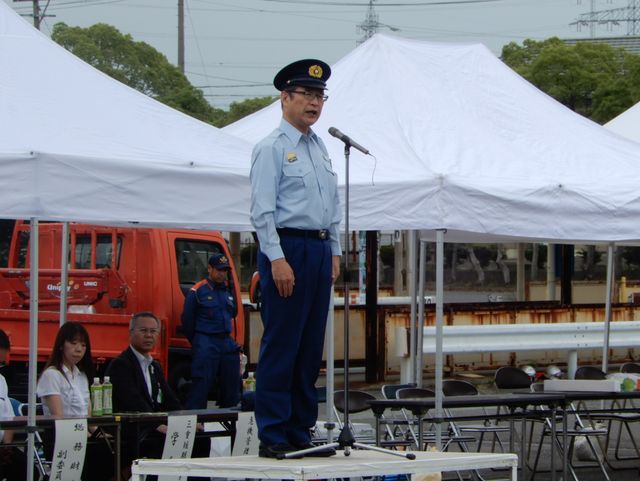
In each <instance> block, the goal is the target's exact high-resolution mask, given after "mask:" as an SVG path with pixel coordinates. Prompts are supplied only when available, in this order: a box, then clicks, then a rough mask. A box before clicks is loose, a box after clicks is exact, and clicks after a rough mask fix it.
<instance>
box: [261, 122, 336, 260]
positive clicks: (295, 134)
mask: <svg viewBox="0 0 640 481" xmlns="http://www.w3.org/2000/svg"><path fill="white" fill-rule="evenodd" d="M341 219H342V214H341V210H340V198H339V195H338V180H337V175H336V173H335V172H334V171H333V167H332V165H331V159H330V158H329V154H328V153H327V149H326V147H325V146H324V143H323V142H322V139H320V138H319V137H318V136H317V135H316V134H315V133H314V132H313V131H312V130H311V129H310V130H309V134H308V135H304V134H303V133H302V132H300V131H299V130H298V129H296V128H295V127H293V126H292V125H291V124H290V123H289V122H287V121H286V120H284V119H282V121H281V122H280V126H279V127H278V128H277V129H275V130H274V131H273V132H272V133H271V134H270V135H269V136H267V137H266V138H265V139H263V140H262V141H260V142H259V143H258V144H257V145H256V146H255V148H254V149H253V154H252V157H251V222H252V224H253V227H254V228H255V230H256V233H257V234H258V240H259V241H260V250H261V251H262V252H263V253H264V254H265V255H266V256H267V257H268V258H269V260H271V261H274V260H276V259H279V258H281V257H284V254H283V252H282V248H281V247H280V237H279V236H278V233H277V232H276V229H277V228H280V227H289V228H294V229H304V230H319V229H329V234H330V237H331V239H330V242H331V253H332V254H333V255H334V256H339V255H341V254H342V251H341V249H340V238H339V237H338V234H339V231H338V227H339V225H340V220H341Z"/></svg>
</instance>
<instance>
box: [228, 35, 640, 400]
mask: <svg viewBox="0 0 640 481" xmlns="http://www.w3.org/2000/svg"><path fill="white" fill-rule="evenodd" d="M332 70H333V74H332V77H331V78H330V79H329V81H328V94H329V100H328V102H327V104H326V105H325V107H324V111H323V113H322V117H321V118H320V120H319V121H318V123H317V124H316V126H314V129H315V130H316V132H319V133H320V134H321V135H323V136H324V138H325V140H326V142H325V143H326V144H327V146H328V149H329V151H330V155H331V157H332V160H333V162H334V169H335V170H336V172H338V174H339V176H340V177H344V176H343V172H344V171H345V169H344V159H343V144H342V143H341V142H338V141H336V140H334V139H331V138H328V137H329V136H328V135H327V134H326V131H327V128H328V127H330V126H335V127H337V128H339V129H340V130H341V131H342V132H344V133H346V134H347V135H349V136H351V137H352V138H353V139H355V140H356V141H357V142H359V143H360V144H361V145H364V146H365V147H367V148H368V149H369V150H370V151H371V152H372V154H373V155H375V156H376V158H375V161H374V159H372V158H371V157H364V156H363V155H362V154H360V153H359V152H357V151H353V154H352V156H351V160H350V196H351V205H350V220H349V222H350V225H351V227H352V228H354V229H356V230H392V229H412V230H422V238H423V239H426V238H429V239H433V238H435V237H437V243H438V244H437V259H438V263H437V266H438V269H437V272H436V278H437V283H436V285H437V296H436V298H437V308H436V309H437V311H436V313H437V316H436V317H437V325H438V326H439V329H441V328H442V298H443V296H442V293H443V275H442V263H443V249H442V244H443V242H444V239H445V232H446V240H447V242H458V241H461V242H483V241H484V242H500V241H511V242H514V241H524V240H528V241H534V242H536V241H537V242H543V241H547V242H561V243H577V242H588V243H611V242H617V241H627V242H632V241H637V240H639V239H640V229H638V227H637V220H638V219H639V218H640V195H638V190H637V184H638V179H640V147H639V146H638V145H636V144H634V143H632V142H629V141H627V140H625V139H622V138H621V137H619V136H617V135H615V134H612V133H610V132H608V131H607V130H606V129H604V128H602V127H601V126H599V125H597V124H595V123H593V122H591V121H589V120H587V119H585V118H583V117H581V116H579V115H577V114H575V113H574V112H572V111H570V110H569V109H567V108H565V107H564V106H563V105H561V104H560V103H558V102H556V101H555V100H553V99H552V98H550V97H548V96H547V95H545V94H544V93H542V92H541V91H539V90H538V89H536V88H535V87H534V86H532V85H531V84H530V83H528V82H527V81H526V80H524V79H523V78H521V77H520V76H518V75H517V74H515V73H514V72H513V71H512V70H511V69H509V68H508V67H507V66H505V65H504V64H503V63H502V62H501V61H500V60H499V59H497V58H496V57H495V56H494V55H493V54H492V53H491V52H490V51H489V50H488V49H487V48H485V47H484V46H482V45H444V44H434V43H427V42H421V41H414V40H407V39H401V38H396V37H391V36H387V35H376V36H374V37H373V38H372V39H370V40H369V41H367V42H366V43H364V44H362V45H360V46H359V47H358V48H356V49H355V50H354V51H353V52H351V53H350V54H348V55H347V56H345V57H344V58H343V59H341V60H340V61H339V62H337V63H336V64H335V65H334V66H332ZM280 116H281V110H280V105H279V102H276V103H274V104H273V105H271V106H269V107H267V108H265V109H263V110H261V111H259V112H256V113H255V114H253V115H251V116H249V117H246V118H244V119H242V120H240V121H238V122H236V123H234V124H232V125H230V126H228V127H226V128H225V129H224V130H225V131H226V132H229V133H231V134H234V135H237V136H239V137H241V138H244V139H246V140H248V141H251V142H254V143H255V142H257V141H258V140H259V139H261V138H262V137H264V136H265V135H267V134H268V133H269V132H270V131H271V130H272V129H273V128H274V127H275V126H276V125H277V123H278V121H279V118H280ZM436 233H437V236H436ZM610 246H611V244H610ZM439 333H440V335H439V338H440V340H439V342H438V344H439V350H438V352H437V355H436V372H437V375H436V388H437V389H436V392H437V393H438V395H439V394H440V387H439V384H440V383H441V374H442V350H441V347H442V345H441V342H442V341H441V330H440V331H439Z"/></svg>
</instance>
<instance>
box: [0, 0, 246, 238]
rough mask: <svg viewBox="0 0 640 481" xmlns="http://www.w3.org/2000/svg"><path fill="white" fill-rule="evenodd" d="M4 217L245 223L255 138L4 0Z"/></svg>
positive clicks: (0, 162)
mask: <svg viewBox="0 0 640 481" xmlns="http://www.w3.org/2000/svg"><path fill="white" fill-rule="evenodd" d="M0 64H2V65H5V66H11V68H8V67H7V68H3V69H2V71H1V73H0V98H1V99H2V108H1V109H0V116H2V122H1V124H2V129H0V166H1V168H2V175H1V176H0V178H1V179H2V181H0V182H1V183H2V191H3V195H2V201H0V216H2V217H5V218H28V217H38V218H41V219H47V220H74V221H83V222H95V223H107V224H127V223H130V222H136V223H138V224H136V225H140V224H142V225H156V226H183V227H194V228H222V229H225V230H250V229H251V225H250V223H249V180H248V175H249V158H250V152H251V145H250V144H249V143H248V142H246V141H243V140H240V139H238V138H236V137H232V136H231V135H229V134H226V133H223V132H221V131H220V130H219V129H216V128H215V127H213V126H211V125H208V124H205V123H203V122H200V121H198V120H196V119H194V118H192V117H189V116H187V115H185V114H182V113H180V112H178V111H176V110H174V109H171V108H169V107H167V106H166V105H164V104H161V103H160V102H157V101H155V100H153V99H151V98H149V97H147V96H146V95H144V94H142V93H140V92H137V91H136V90H133V89H131V88H129V87H127V86H125V85H123V84H122V83H120V82H118V81H116V80H113V79H112V78H110V77H108V76H106V75H105V74H103V73H102V72H100V71H98V70H96V69H94V68H93V67H91V66H89V65H88V64H86V63H85V62H83V61H81V60H80V59H78V58H77V57H75V56H74V55H72V54H71V53H69V52H67V51H66V50H65V49H64V48H62V47H60V46H58V45H57V44H55V43H54V42H52V41H51V40H50V39H49V38H47V37H46V36H45V35H43V34H41V33H40V32H38V31H37V30H36V29H34V28H33V27H32V26H31V25H29V24H28V23H26V22H25V21H24V20H23V19H22V18H20V17H19V16H18V15H17V14H16V13H15V12H14V11H13V10H12V9H11V8H10V7H9V6H8V5H7V4H6V3H4V2H0Z"/></svg>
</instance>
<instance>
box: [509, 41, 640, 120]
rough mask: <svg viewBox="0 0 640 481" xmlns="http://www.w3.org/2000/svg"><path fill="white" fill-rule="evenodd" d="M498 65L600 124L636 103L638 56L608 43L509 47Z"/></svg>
mask: <svg viewBox="0 0 640 481" xmlns="http://www.w3.org/2000/svg"><path fill="white" fill-rule="evenodd" d="M502 60H503V61H504V62H505V63H506V64H507V65H509V66H510V67H511V68H513V69H514V70H515V71H516V72H518V73H519V74H520V75H522V76H523V77H524V78H526V79H527V80H529V81H530V82H531V83H532V84H534V85H535V86H536V87H538V88H539V89H540V90H542V91H543V92H546V93H547V94H548V95H550V96H551V97H553V98H555V99H556V100H558V101H559V102H561V103H562V104H564V105H565V106H567V107H569V108H570V109H571V110H573V111H575V112H577V113H579V114H581V115H583V116H585V117H587V118H590V119H591V120H594V121H596V122H599V123H605V122H607V121H608V120H611V119H612V118H613V117H615V116H616V115H618V114H620V113H622V112H623V111H624V110H626V109H628V108H629V107H631V106H632V105H633V104H634V103H635V102H638V100H640V86H639V85H638V81H639V80H640V57H639V56H638V55H634V54H631V53H629V52H627V51H625V50H624V49H622V48H614V47H612V46H610V45H607V44H596V43H589V42H580V43H577V44H576V45H568V44H566V43H564V42H563V41H562V40H560V39H558V38H555V37H554V38H550V39H547V40H544V41H541V42H538V41H535V40H530V39H528V40H525V41H524V42H523V44H522V46H520V45H518V44H516V43H514V42H511V43H509V44H508V45H505V46H504V47H503V49H502Z"/></svg>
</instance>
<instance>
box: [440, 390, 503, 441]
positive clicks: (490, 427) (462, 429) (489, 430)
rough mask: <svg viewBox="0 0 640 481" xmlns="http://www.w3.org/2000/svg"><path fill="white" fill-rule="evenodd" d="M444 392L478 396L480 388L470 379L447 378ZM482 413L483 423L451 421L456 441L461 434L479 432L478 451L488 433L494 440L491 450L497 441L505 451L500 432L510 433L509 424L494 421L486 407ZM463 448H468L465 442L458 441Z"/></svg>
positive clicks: (452, 394)
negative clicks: (504, 424) (499, 423)
mask: <svg viewBox="0 0 640 481" xmlns="http://www.w3.org/2000/svg"><path fill="white" fill-rule="evenodd" d="M442 392H443V394H444V395H445V396H477V395H478V389H477V388H476V387H475V386H474V385H473V384H471V383H470V382H468V381H462V380H458V379H446V380H445V381H443V383H442ZM482 413H483V414H484V416H485V421H484V423H483V424H482V425H460V426H458V425H456V424H455V423H453V422H451V423H450V428H451V431H452V433H453V435H454V439H453V441H455V436H459V437H461V438H462V434H463V433H474V434H479V438H478V439H475V438H474V441H477V446H478V447H477V451H478V452H480V450H481V449H482V443H483V441H484V437H485V435H486V434H492V435H493V440H492V443H491V452H493V451H494V449H495V445H496V442H497V443H498V444H499V445H500V449H501V450H502V452H504V446H503V444H502V440H501V439H500V436H499V433H508V432H509V427H508V426H498V425H497V424H496V423H495V422H494V421H493V419H494V416H492V415H491V414H489V413H488V412H487V410H486V409H485V408H482ZM451 414H452V413H451V411H450V410H449V415H451ZM458 444H460V447H461V448H462V449H463V450H468V448H467V446H466V444H465V443H458Z"/></svg>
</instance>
